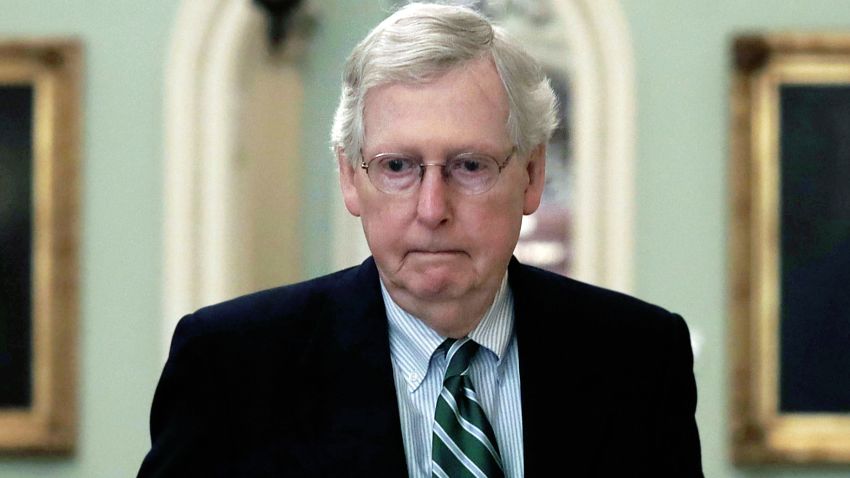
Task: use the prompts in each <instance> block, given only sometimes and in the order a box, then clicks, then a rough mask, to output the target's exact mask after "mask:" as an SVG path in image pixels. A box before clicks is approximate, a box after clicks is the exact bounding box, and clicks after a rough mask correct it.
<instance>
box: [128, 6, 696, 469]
mask: <svg viewBox="0 0 850 478" xmlns="http://www.w3.org/2000/svg"><path fill="white" fill-rule="evenodd" d="M555 123H556V119H555V99H554V95H553V93H552V90H551V88H550V87H549V83H548V81H547V80H546V78H545V77H544V76H543V74H542V73H541V71H540V68H539V67H538V66H537V65H536V64H535V63H534V61H533V60H532V59H531V58H530V57H529V56H528V55H527V54H526V53H524V52H523V51H522V50H521V49H520V48H519V47H518V46H517V45H516V44H515V43H512V42H511V41H510V40H509V39H508V38H507V37H506V36H505V34H504V33H503V32H502V30H500V29H498V28H495V27H493V26H492V25H491V24H490V23H489V22H488V21H487V20H486V19H485V18H483V17H482V16H480V15H479V14H477V13H475V12H473V11H471V10H468V9H465V8H459V7H449V6H437V5H417V4H414V5H410V6H407V7H404V8H402V9H400V10H399V11H398V12H396V13H395V14H393V15H392V16H390V17H389V18H388V19H386V20H385V21H384V22H382V23H381V24H380V25H378V27H377V28H375V30H373V31H372V32H371V33H370V34H369V35H368V36H367V37H366V39H365V40H363V41H362V42H361V43H360V44H359V45H358V46H357V47H356V48H355V50H354V52H353V53H352V55H351V56H350V58H349V59H348V61H347V63H346V68H345V76H344V84H343V91H342V97H341V100H340V105H339V108H338V110H337V115H336V118H335V122H334V127H333V134H332V136H333V141H332V142H333V147H334V152H335V154H336V156H337V160H338V163H339V172H340V183H341V187H342V192H343V197H344V200H345V205H346V207H347V209H348V210H349V211H350V212H351V213H352V214H354V215H355V216H358V217H360V218H361V220H362V224H363V230H364V232H365V234H366V239H367V241H368V243H369V248H370V250H371V251H372V254H373V257H372V258H370V259H368V260H366V261H365V262H364V263H363V264H361V265H360V266H359V267H355V268H351V269H347V270H344V271H341V272H338V273H335V274H332V275H329V276H325V277H321V278H318V279H314V280H312V281H308V282H304V283H300V284H295V285H291V286H287V287H282V288H278V289H274V290H269V291H264V292H259V293H257V294H253V295H249V296H246V297H242V298H239V299H235V300H233V301H229V302H226V303H223V304H219V305H215V306H212V307H208V308H205V309H201V310H200V311H198V312H196V313H194V314H192V315H189V316H187V317H185V318H183V320H182V321H181V322H180V325H179V326H178V328H177V331H176V332H175V337H174V343H173V345H172V348H171V354H170V356H169V359H168V363H167V364H166V367H165V371H164V372H163V375H162V378H161V381H160V384H159V386H158V388H157V392H156V396H155V399H154V405H153V411H152V414H151V433H152V442H153V446H152V449H151V451H150V453H149V454H148V455H147V457H146V459H145V461H144V463H143V465H142V469H141V471H140V476H204V477H209V476H240V477H242V476H334V477H337V476H339V477H342V476H345V477H351V476H370V477H397V476H405V475H409V476H413V477H429V476H436V477H446V476H448V477H465V476H477V477H490V476H507V477H520V476H545V475H557V476H561V475H574V476H582V477H586V476H616V477H620V476H653V477H657V476H677V477H690V476H701V475H702V472H701V465H700V450H699V438H698V434H697V429H696V424H695V422H694V409H695V406H696V388H695V384H694V377H693V372H692V362H693V358H692V355H691V350H690V345H689V340H688V331H687V327H686V326H685V323H684V321H683V320H682V319H681V318H680V317H679V316H677V315H674V314H671V313H669V312H667V311H664V310H663V309H660V308H658V307H655V306H652V305H649V304H646V303H643V302H640V301H638V300H636V299H633V298H629V297H626V296H624V295H620V294H617V293H613V292H610V291H606V290H602V289H599V288H596V287H592V286H589V285H585V284H581V283H578V282H576V281H573V280H570V279H567V278H565V277H562V276H558V275H555V274H551V273H548V272H544V271H542V270H539V269H535V268H532V267H527V266H524V265H522V264H520V263H518V262H517V261H516V260H514V259H513V258H512V253H513V250H514V247H515V246H516V243H517V239H518V237H519V230H520V223H521V220H522V216H523V214H531V213H532V212H534V211H535V209H537V207H538V205H539V203H540V197H541V194H542V191H543V179H544V168H545V164H544V159H545V150H546V143H547V141H548V138H549V136H550V134H551V132H552V129H553V128H554V125H555Z"/></svg>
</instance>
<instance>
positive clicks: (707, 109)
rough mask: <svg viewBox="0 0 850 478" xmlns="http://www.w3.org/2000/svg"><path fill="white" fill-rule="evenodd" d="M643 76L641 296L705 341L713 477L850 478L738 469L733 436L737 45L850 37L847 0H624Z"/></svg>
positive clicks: (702, 402) (699, 370)
mask: <svg viewBox="0 0 850 478" xmlns="http://www.w3.org/2000/svg"><path fill="white" fill-rule="evenodd" d="M621 4H622V5H623V8H624V10H625V13H626V17H627V18H628V22H629V27H630V29H631V34H632V41H633V44H634V53H635V60H636V70H637V96H638V105H637V106H638V117H637V126H638V143H637V158H638V159H637V161H638V164H637V193H638V217H637V221H636V224H637V247H636V251H637V262H636V270H637V277H636V284H637V294H638V295H640V296H641V297H643V298H645V299H647V300H650V301H654V302H658V303H661V304H664V305H665V306H667V307H670V308H671V309H673V310H676V311H679V312H681V313H682V314H683V315H684V316H685V318H686V319H687V321H688V323H689V325H690V326H691V328H692V329H694V330H696V331H697V332H699V333H701V334H702V335H703V336H704V338H705V342H704V344H703V347H702V354H701V356H700V357H699V359H698V361H697V363H696V365H695V372H696V376H697V382H698V388H699V405H698V413H697V419H698V422H699V426H700V432H701V436H702V440H703V463H704V466H705V470H706V476H709V477H729V478H733V477H777V478H779V477H791V476H793V477H801V478H822V477H837V476H850V467H836V468H820V469H809V468H800V467H773V468H762V469H756V468H748V469H737V468H735V467H733V466H732V465H731V464H730V462H729V458H728V456H729V452H728V440H727V436H728V433H727V420H726V418H727V416H728V413H727V412H728V405H727V396H728V386H727V381H728V374H727V370H728V365H729V364H728V362H727V359H726V357H727V350H726V333H727V325H726V323H727V320H728V318H727V305H726V304H727V296H728V294H727V280H726V271H727V262H726V259H727V253H726V251H727V245H728V244H727V239H726V238H727V228H728V226H727V217H728V213H727V202H728V200H727V197H728V193H729V191H728V186H727V178H726V175H727V173H726V171H727V163H728V156H729V153H728V152H729V139H728V138H729V88H730V71H731V70H730V63H731V61H730V54H729V52H730V43H731V38H732V37H733V36H734V35H735V34H736V33H739V32H744V31H779V30H788V29H794V30H838V31H841V30H844V31H848V30H850V5H848V3H847V2H846V1H843V0H806V1H805V2H801V1H795V0H748V1H732V0H719V1H713V2H705V1H696V0H691V1H682V0H621Z"/></svg>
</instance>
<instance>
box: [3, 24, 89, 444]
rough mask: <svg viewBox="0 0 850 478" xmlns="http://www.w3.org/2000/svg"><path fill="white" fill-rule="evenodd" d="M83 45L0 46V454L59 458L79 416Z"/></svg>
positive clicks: (6, 43) (16, 43)
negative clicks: (35, 454) (55, 455)
mask: <svg viewBox="0 0 850 478" xmlns="http://www.w3.org/2000/svg"><path fill="white" fill-rule="evenodd" d="M81 57H82V48H81V46H80V44H79V43H78V42H76V41H72V40H57V41H52V40H34V41H3V40H0V259H2V267H3V271H2V277H0V280H2V283H0V296H2V297H0V302H2V304H0V382H2V383H0V452H5V453H64V452H70V451H71V450H72V449H73V447H74V442H75V436H76V416H77V393H76V392H77V385H76V371H77V354H76V344H75V341H76V327H77V314H78V283H79V281H78V273H79V272H78V251H79V236H78V231H79V217H80V216H79V206H78V204H79V196H80V195H79V190H78V184H79V144H78V142H79V136H80V131H79V129H80V107H79V103H80V70H81V62H82V58H81Z"/></svg>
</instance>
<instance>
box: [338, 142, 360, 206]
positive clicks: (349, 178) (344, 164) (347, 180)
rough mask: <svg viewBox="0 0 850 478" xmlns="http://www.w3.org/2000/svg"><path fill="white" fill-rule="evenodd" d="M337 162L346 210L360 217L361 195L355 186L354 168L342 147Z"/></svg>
mask: <svg viewBox="0 0 850 478" xmlns="http://www.w3.org/2000/svg"><path fill="white" fill-rule="evenodd" d="M336 161H337V164H338V165H339V186H340V189H342V200H343V201H344V202H345V208H346V209H348V212H350V213H351V215H352V216H356V217H360V195H359V193H358V192H357V187H356V186H355V185H354V174H355V171H354V166H352V165H351V161H350V160H349V159H348V156H346V155H345V151H343V149H342V148H341V147H337V148H336Z"/></svg>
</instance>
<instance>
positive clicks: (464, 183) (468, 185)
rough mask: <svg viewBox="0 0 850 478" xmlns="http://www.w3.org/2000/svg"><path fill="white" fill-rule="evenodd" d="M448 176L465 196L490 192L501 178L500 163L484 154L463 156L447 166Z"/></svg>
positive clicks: (456, 157) (457, 157)
mask: <svg viewBox="0 0 850 478" xmlns="http://www.w3.org/2000/svg"><path fill="white" fill-rule="evenodd" d="M446 174H447V175H448V176H449V177H450V178H451V182H452V183H454V184H455V185H456V187H457V188H458V189H459V190H460V192H462V193H464V194H480V193H483V192H485V191H487V190H489V189H490V188H491V187H492V186H493V184H494V183H495V182H496V180H497V179H498V177H499V163H497V162H496V160H495V159H493V158H491V157H490V156H486V155H482V154H474V153H469V154H461V155H458V156H455V157H454V158H452V159H451V160H450V161H449V162H448V163H447V164H446Z"/></svg>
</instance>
